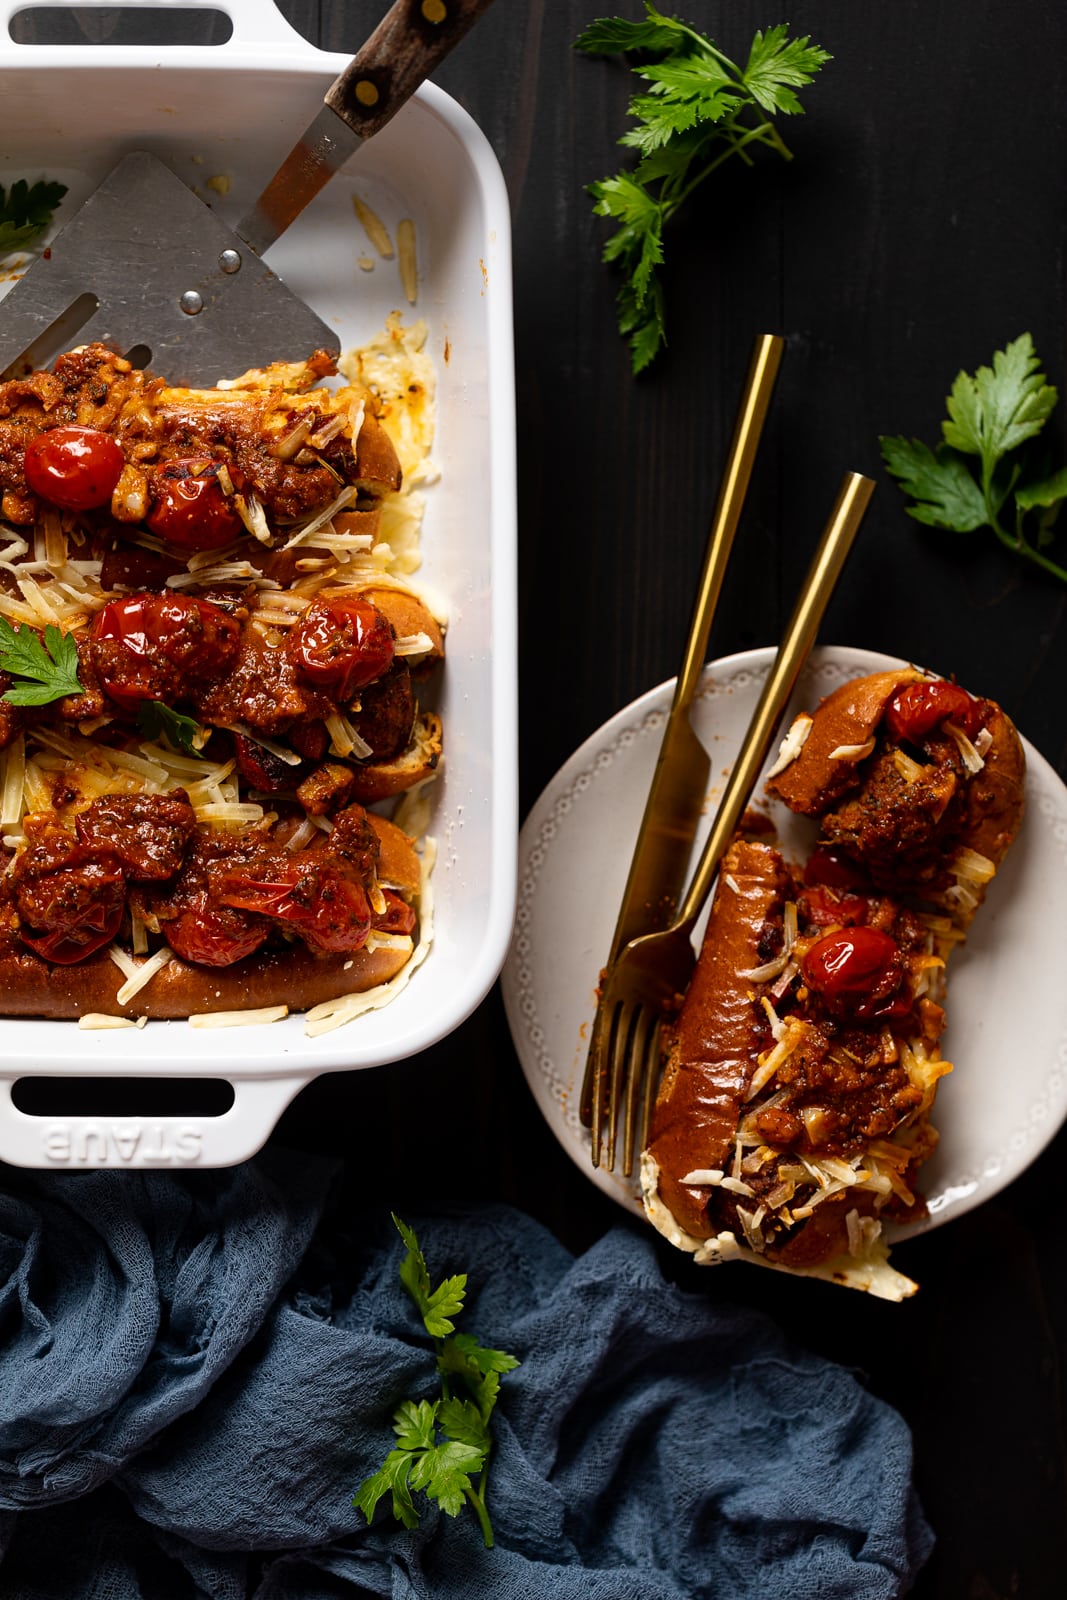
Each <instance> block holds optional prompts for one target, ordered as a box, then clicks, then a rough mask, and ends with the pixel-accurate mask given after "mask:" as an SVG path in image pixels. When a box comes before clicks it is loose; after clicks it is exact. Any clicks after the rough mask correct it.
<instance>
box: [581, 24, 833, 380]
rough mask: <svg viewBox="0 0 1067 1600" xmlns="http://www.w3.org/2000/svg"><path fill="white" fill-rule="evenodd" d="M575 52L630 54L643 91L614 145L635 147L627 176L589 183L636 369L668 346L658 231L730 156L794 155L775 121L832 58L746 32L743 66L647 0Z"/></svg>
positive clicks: (793, 109) (804, 41) (785, 39)
mask: <svg viewBox="0 0 1067 1600" xmlns="http://www.w3.org/2000/svg"><path fill="white" fill-rule="evenodd" d="M575 48H576V49H578V50H582V51H584V52H585V53H586V54H587V55H637V56H638V57H639V62H638V64H636V65H634V64H631V65H632V70H633V71H634V73H635V75H636V76H637V77H638V78H639V79H641V81H642V83H643V84H645V85H647V90H645V91H643V92H641V93H637V94H634V95H633V96H632V97H631V99H630V103H629V114H630V116H631V117H632V118H633V119H634V122H635V124H636V126H634V127H632V128H628V129H627V131H626V132H625V133H624V134H623V135H622V137H621V138H620V139H619V143H620V144H621V145H625V146H627V148H629V149H632V150H636V151H638V153H639V155H640V157H641V159H640V160H639V162H638V165H637V167H636V169H635V170H633V171H632V172H621V173H617V174H616V175H615V176H614V177H609V178H604V179H602V180H601V181H600V182H598V183H591V184H590V185H589V186H588V187H589V193H590V195H591V196H592V198H593V202H594V203H593V211H594V214H595V215H596V216H598V217H608V218H610V219H611V220H612V221H613V222H614V223H615V230H616V231H615V232H614V233H613V234H612V235H611V237H610V238H609V239H608V241H607V243H606V245H605V246H604V250H603V257H604V260H605V261H606V262H609V263H610V264H612V265H614V266H616V267H617V268H618V269H619V270H620V271H621V273H622V278H623V281H622V284H621V287H620V289H619V291H618V295H617V299H616V311H617V320H618V326H619V332H620V333H621V334H622V335H623V337H624V338H626V339H628V341H629V344H630V358H631V366H632V368H633V371H634V372H635V373H638V372H642V371H643V370H644V369H645V368H646V367H647V366H648V365H649V363H650V362H651V361H652V360H653V359H654V358H655V356H656V355H657V354H658V352H659V351H660V349H661V348H662V347H663V345H664V344H665V343H666V337H667V327H666V317H665V314H664V296H663V288H662V284H661V283H660V281H659V276H658V268H659V267H661V266H662V264H663V237H664V229H665V227H666V224H667V223H668V222H669V221H670V219H671V217H673V216H674V214H675V213H676V212H677V211H678V209H679V208H680V207H681V206H682V204H683V203H684V202H685V201H686V200H687V199H688V198H689V196H690V195H691V194H692V192H693V191H694V190H695V189H696V188H697V186H698V185H699V184H701V183H703V182H704V180H705V178H707V177H709V176H710V175H711V173H712V172H714V171H715V169H716V168H717V167H720V166H721V165H722V163H723V162H724V161H726V160H728V159H729V157H730V156H738V157H739V158H740V159H741V160H742V161H744V162H745V163H746V164H747V165H749V166H751V165H752V150H753V149H754V148H755V147H757V146H759V145H764V146H766V147H768V148H769V149H772V150H775V151H776V152H777V153H778V154H779V155H780V156H783V157H784V158H785V159H786V160H790V159H792V156H791V152H790V151H789V149H788V148H787V147H786V145H785V143H784V141H783V140H782V137H781V135H780V134H779V132H778V129H777V127H776V125H775V122H774V120H773V119H774V118H775V117H776V116H779V115H780V116H796V115H797V114H798V113H799V112H801V111H802V110H803V107H802V106H801V104H800V100H799V98H798V96H797V93H796V91H797V90H798V89H802V88H804V87H805V86H806V85H807V84H809V83H811V81H812V79H813V78H814V77H815V74H816V73H817V72H818V70H819V68H820V67H821V66H823V64H824V63H825V62H827V61H829V60H830V56H829V55H828V54H827V52H826V51H825V50H822V49H820V48H819V46H818V45H813V44H812V43H811V41H810V39H809V38H808V36H807V35H806V34H805V35H804V36H803V37H801V38H797V39H791V38H789V36H788V29H787V28H786V27H785V26H784V25H780V26H778V27H774V28H768V29H767V31H766V32H765V33H764V32H762V31H760V32H758V33H757V34H756V35H755V38H754V39H753V41H752V44H751V46H750V48H749V52H748V59H747V61H746V62H745V65H744V66H743V67H741V66H739V65H738V64H737V63H736V62H734V61H731V60H730V59H729V57H728V56H725V55H724V54H723V52H722V51H721V50H720V49H719V48H718V46H717V45H716V44H714V43H713V41H712V40H711V39H709V38H707V37H706V36H705V35H704V34H701V33H698V32H697V31H696V30H695V29H693V28H690V27H689V26H688V25H687V24H686V23H684V22H682V21H680V20H679V19H678V18H677V17H669V16H666V15H665V14H664V13H663V12H661V11H658V10H657V9H656V7H655V6H654V5H653V4H652V0H645V20H644V21H643V22H630V21H627V20H626V18H624V17H602V18H600V19H599V20H598V21H596V22H594V23H592V24H591V25H590V26H589V27H588V28H587V29H586V30H585V32H584V33H582V34H581V35H580V36H579V37H578V39H577V40H576V41H575Z"/></svg>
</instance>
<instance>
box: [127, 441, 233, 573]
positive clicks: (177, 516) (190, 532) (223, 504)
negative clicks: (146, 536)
mask: <svg viewBox="0 0 1067 1600" xmlns="http://www.w3.org/2000/svg"><path fill="white" fill-rule="evenodd" d="M218 473H219V463H218V462H217V461H213V460H212V459H211V457H210V456H190V457H188V458H187V459H184V460H181V461H168V462H167V463H166V464H165V466H162V467H160V469H159V471H158V472H157V473H156V474H155V476H154V477H153V479H152V484H151V491H152V509H151V510H150V511H149V513H148V516H147V517H146V518H145V521H146V522H147V524H148V526H149V527H150V528H151V530H152V532H153V533H156V534H158V535H159V537H160V538H161V539H166V541H167V543H168V544H172V545H174V546H175V547H176V548H177V549H179V550H190V551H197V550H219V549H221V547H222V546H223V545H225V544H231V543H232V542H233V540H234V539H237V538H239V537H240V536H241V534H242V533H243V532H244V523H243V522H242V521H241V519H240V517H239V516H238V515H237V510H236V507H235V506H234V504H233V499H232V496H229V495H226V494H225V493H224V492H223V490H222V488H221V487H220V485H219V478H218Z"/></svg>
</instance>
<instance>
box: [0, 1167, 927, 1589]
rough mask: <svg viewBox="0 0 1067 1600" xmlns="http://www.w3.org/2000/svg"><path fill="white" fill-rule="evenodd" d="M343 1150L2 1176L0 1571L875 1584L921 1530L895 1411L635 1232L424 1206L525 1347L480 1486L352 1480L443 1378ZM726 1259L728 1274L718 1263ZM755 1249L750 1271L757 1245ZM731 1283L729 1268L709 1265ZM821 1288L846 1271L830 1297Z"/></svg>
mask: <svg viewBox="0 0 1067 1600" xmlns="http://www.w3.org/2000/svg"><path fill="white" fill-rule="evenodd" d="M331 1178H332V1169H331V1167H330V1166H329V1164H328V1163H326V1162H317V1161H315V1160H310V1159H309V1158H308V1157H306V1156H304V1155H301V1156H300V1157H299V1158H287V1157H286V1156H284V1155H283V1154H281V1153H279V1152H277V1151H268V1152H266V1153H264V1154H263V1155H262V1156H260V1157H259V1158H257V1160H256V1161H254V1162H251V1163H248V1164H247V1165H246V1166H243V1167H239V1168H235V1169H232V1170H229V1171H225V1172H205V1173H195V1174H184V1175H180V1176H174V1175H171V1174H168V1173H162V1172H146V1173H140V1174H138V1173H129V1172H126V1173H113V1172H99V1173H92V1174H84V1175H83V1174H62V1175H60V1174H39V1173H30V1172H17V1171H14V1170H12V1169H9V1170H7V1171H5V1172H4V1173H3V1174H2V1176H0V1594H2V1595H3V1596H4V1597H8V1596H11V1597H16V1600H60V1597H62V1600H90V1597H91V1600H139V1597H144V1600H157V1597H167V1600H283V1597H284V1600H350V1597H353V1596H389V1597H391V1600H416V1597H418V1600H422V1597H432V1600H513V1597H514V1600H520V1597H521V1600H703V1597H708V1600H710V1597H712V1596H714V1597H715V1600H749V1597H751V1600H756V1597H757V1596H758V1597H759V1600H797V1596H800V1595H812V1596H816V1595H817V1596H819V1597H820V1600H883V1597H890V1596H896V1595H900V1594H903V1593H905V1592H906V1591H907V1589H908V1588H909V1587H910V1585H911V1582H912V1580H913V1578H914V1576H915V1574H916V1572H917V1571H918V1569H919V1567H920V1566H921V1565H922V1563H923V1561H925V1559H926V1557H927V1555H928V1554H929V1551H930V1548H931V1545H932V1542H933V1541H932V1535H931V1534H930V1531H929V1529H928V1527H927V1526H926V1523H925V1521H924V1519H923V1516H922V1512H921V1510H920V1508H919V1505H918V1502H917V1500H916V1497H915V1493H914V1490H913V1488H912V1484H911V1441H910V1437H909V1434H908V1430H907V1428H906V1426H905V1424H904V1422H903V1421H902V1420H901V1418H900V1417H899V1416H898V1415H897V1414H896V1413H895V1412H894V1411H893V1410H891V1409H890V1408H889V1407H888V1406H886V1405H885V1404H883V1403H882V1402H880V1401H878V1400H877V1399H875V1398H873V1397H872V1396H871V1395H870V1394H868V1393H867V1391H866V1390H865V1389H864V1388H863V1386H862V1384H861V1383H860V1382H859V1381H858V1380H857V1378H856V1377H855V1376H854V1375H852V1374H851V1373H849V1372H847V1371H845V1370H844V1369H843V1368H841V1367H839V1366H835V1365H833V1364H831V1363H829V1362H827V1361H825V1360H822V1359H818V1358H816V1357H814V1356H812V1355H810V1354H807V1353H805V1352H804V1351H802V1350H799V1349H796V1348H792V1347H790V1346H789V1344H787V1342H786V1341H785V1339H784V1338H783V1337H782V1335H781V1334H780V1333H779V1332H778V1331H777V1329H776V1328H775V1327H774V1325H773V1324H772V1323H770V1322H769V1321H768V1320H767V1319H766V1318H765V1317H763V1316H761V1315H758V1314H755V1313H753V1312H751V1311H749V1310H746V1309H743V1308H739V1307H736V1306H731V1305H729V1304H723V1303H722V1302H721V1301H719V1300H718V1299H717V1298H714V1297H713V1296H712V1294H711V1293H709V1294H707V1295H703V1294H689V1293H684V1292H682V1291H680V1290H678V1289H677V1288H675V1287H673V1286H672V1285H670V1284H669V1283H667V1282H666V1281H665V1279H664V1277H663V1274H662V1272H661V1271H660V1268H659V1265H658V1262H657V1258H656V1247H655V1245H654V1242H653V1240H652V1238H651V1237H650V1236H646V1235H645V1234H644V1233H643V1232H642V1231H641V1230H639V1229H637V1228H634V1229H628V1228H625V1227H619V1228H617V1229H614V1230H612V1231H611V1232H609V1233H608V1234H607V1235H606V1236H605V1237H604V1238H602V1239H601V1240H600V1241H599V1242H598V1243H597V1244H596V1245H595V1246H594V1247H593V1248H592V1249H591V1250H589V1251H588V1252H587V1253H586V1254H584V1255H583V1256H581V1257H579V1258H578V1259H574V1258H573V1257H572V1256H571V1255H570V1254H569V1253H568V1252H567V1251H565V1250H564V1249H563V1248H562V1247H561V1246H560V1245H559V1244H558V1243H557V1242H556V1241H555V1240H554V1239H553V1238H552V1236H551V1235H550V1234H548V1233H547V1232H546V1231H545V1229H543V1228H542V1227H541V1226H540V1225H539V1224H537V1223H536V1222H534V1221H532V1220H531V1219H530V1218H529V1217H526V1216H524V1215H522V1214H521V1213H519V1212H516V1211H513V1210H508V1209H506V1208H493V1209H486V1210H480V1211H467V1212H463V1213H455V1214H450V1215H441V1216H434V1217H417V1216H415V1217H408V1218H406V1219H405V1220H407V1221H408V1222H409V1223H411V1225H412V1226H413V1227H414V1228H415V1229H416V1231H417V1233H418V1235H419V1240H420V1243H421V1245H422V1248H423V1252H424V1254H425V1256H426V1258H427V1261H428V1263H429V1268H430V1274H431V1277H432V1279H433V1280H434V1281H435V1282H436V1281H438V1280H439V1279H440V1278H442V1277H444V1276H446V1275H447V1274H449V1273H452V1272H456V1271H465V1272H467V1273H468V1274H469V1287H468V1300H467V1309H466V1310H465V1311H464V1312H463V1314H462V1320H461V1322H460V1326H461V1327H462V1328H464V1329H467V1330H468V1331H471V1332H474V1333H476V1334H477V1335H478V1337H479V1338H480V1339H481V1340H482V1341H483V1342H484V1343H486V1344H489V1345H492V1346H494V1347H496V1348H503V1349H506V1350H510V1351H512V1352H513V1353H514V1354H515V1355H516V1356H518V1357H519V1358H520V1360H521V1362H522V1365H521V1366H520V1367H519V1368H518V1369H517V1370H516V1371H514V1372H512V1373H509V1374H508V1375H507V1376H506V1377H505V1378H504V1380H503V1385H502V1392H501V1399H500V1402H499V1404H498V1406H497V1409H496V1412H495V1413H494V1419H493V1427H494V1438H495V1447H494V1454H493V1458H492V1463H491V1468H490V1489H489V1506H490V1513H491V1516H492V1521H493V1527H494V1531H495V1534H496V1545H495V1547H494V1548H493V1549H492V1550H486V1549H485V1548H484V1547H483V1544H482V1541H481V1536H480V1533H479V1530H478V1526H477V1522H476V1520H475V1518H474V1516H473V1515H472V1514H471V1513H470V1512H469V1511H466V1510H465V1511H464V1513H463V1514H462V1515H461V1516H460V1517H459V1518H456V1519H452V1518H449V1517H447V1516H445V1515H443V1514H442V1513H440V1512H438V1510H437V1509H436V1508H435V1507H433V1506H430V1505H429V1504H428V1503H426V1502H423V1504H424V1505H425V1506H426V1509H425V1511H424V1514H423V1517H422V1520H421V1522H420V1525H419V1527H418V1528H417V1529H414V1530H410V1531H408V1530H405V1529H403V1528H401V1527H400V1526H399V1525H398V1524H397V1523H395V1522H394V1521H393V1519H392V1517H391V1516H390V1515H388V1514H387V1503H383V1505H382V1506H380V1507H379V1509H378V1513H377V1515H376V1516H375V1519H374V1524H373V1526H372V1527H370V1528H368V1527H367V1526H366V1524H365V1523H364V1521H363V1518H362V1516H361V1514H360V1513H359V1512H357V1511H356V1510H355V1509H354V1508H353V1506H352V1504H351V1500H352V1495H353V1493H354V1491H355V1489H356V1487H357V1486H358V1484H359V1483H360V1482H361V1480H362V1479H363V1478H364V1477H366V1476H367V1475H368V1474H369V1473H370V1472H372V1471H374V1470H375V1469H376V1468H377V1466H378V1465H379V1464H380V1462H381V1460H382V1458H383V1457H384V1455H385V1453H386V1451H387V1450H388V1449H389V1448H390V1447H391V1446H392V1444H393V1442H394V1440H393V1435H392V1432H391V1428H390V1419H391V1416H392V1412H393V1409H394V1408H395V1406H396V1405H397V1404H398V1403H399V1401H400V1400H402V1399H404V1398H407V1397H409V1396H412V1397H419V1396H422V1395H429V1394H430V1393H432V1392H433V1391H434V1388H435V1385H436V1381H437V1380H436V1375H435V1373H434V1370H433V1361H432V1355H431V1346H430V1342H429V1341H428V1339H427V1338H426V1335H425V1332H424V1330H423V1329H422V1327H421V1323H420V1322H419V1320H418V1318H417V1315H416V1313H415V1310H414V1308H413V1306H412V1305H411V1303H410V1301H409V1300H408V1297H407V1295H406V1293H405V1291H404V1290H403V1289H402V1287H401V1286H400V1283H399V1279H398V1276H397V1269H398V1266H399V1263H400V1260H401V1257H402V1254H403V1246H402V1245H401V1242H400V1240H399V1238H398V1237H397V1235H396V1233H395V1230H394V1229H393V1228H392V1224H391V1223H390V1222H389V1220H388V1216H387V1214H386V1212H385V1210H384V1208H383V1209H382V1210H381V1211H377V1212H374V1213H372V1214H370V1215H369V1216H367V1217H365V1218H361V1219H358V1220H357V1221H355V1222H352V1223H349V1224H346V1223H344V1222H343V1221H341V1220H340V1219H339V1217H338V1215H337V1213H336V1211H335V1210H332V1209H331V1208H330V1206H329V1195H330V1186H331ZM727 1270H730V1269H724V1271H727ZM736 1270H741V1269H736ZM721 1283H722V1280H719V1279H717V1281H716V1285H715V1288H716V1292H718V1291H719V1288H720V1284H721ZM832 1292H833V1291H831V1290H827V1293H828V1294H830V1293H832Z"/></svg>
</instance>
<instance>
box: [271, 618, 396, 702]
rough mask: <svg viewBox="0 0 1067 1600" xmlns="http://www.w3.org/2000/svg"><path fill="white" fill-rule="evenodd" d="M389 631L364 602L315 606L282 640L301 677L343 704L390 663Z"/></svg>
mask: <svg viewBox="0 0 1067 1600" xmlns="http://www.w3.org/2000/svg"><path fill="white" fill-rule="evenodd" d="M393 644H394V639H393V630H392V627H391V626H390V624H389V622H388V620H387V618H386V617H384V616H383V615H382V613H381V612H380V611H379V610H378V608H377V606H374V605H372V604H371V602H370V601H369V600H364V599H362V598H360V596H358V595H355V596H352V597H349V598H345V599H338V600H316V601H315V602H314V604H313V605H311V606H309V607H308V609H307V611H305V613H304V615H303V616H302V617H301V619H300V621H299V622H298V623H297V624H296V625H295V627H293V628H292V629H291V630H290V632H289V636H288V638H287V640H286V647H287V649H288V650H289V651H290V652H291V653H292V655H293V656H294V657H295V659H296V662H297V664H298V666H299V667H300V669H301V671H302V672H303V673H304V675H305V676H306V677H308V678H310V679H311V681H312V683H314V684H315V686H316V687H317V688H319V689H323V690H325V692H326V693H327V694H331V695H333V697H334V698H335V699H336V700H337V701H338V702H339V703H340V704H342V705H343V704H345V703H346V702H347V701H349V700H351V699H352V696H353V695H354V694H355V693H356V692H357V691H358V690H359V689H363V688H365V687H366V685H367V684H368V683H373V682H374V681H375V679H376V678H380V677H381V676H382V674H383V673H384V672H387V671H388V669H389V668H390V667H391V666H392V663H393Z"/></svg>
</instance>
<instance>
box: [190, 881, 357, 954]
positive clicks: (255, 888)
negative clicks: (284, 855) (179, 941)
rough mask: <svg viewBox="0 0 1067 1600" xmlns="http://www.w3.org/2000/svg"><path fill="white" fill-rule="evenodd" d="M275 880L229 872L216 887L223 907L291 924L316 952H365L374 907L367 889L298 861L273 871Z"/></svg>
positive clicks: (216, 882)
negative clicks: (251, 912) (256, 913)
mask: <svg viewBox="0 0 1067 1600" xmlns="http://www.w3.org/2000/svg"><path fill="white" fill-rule="evenodd" d="M267 870H268V871H270V872H271V873H272V876H271V877H270V878H269V879H265V878H262V877H257V876H256V872H255V869H254V868H253V869H251V870H250V871H248V872H239V871H235V872H227V873H225V874H224V875H220V876H219V878H218V879H217V880H215V883H214V885H213V886H215V887H217V892H218V898H219V899H220V900H221V902H222V903H223V905H227V906H236V907H238V908H239V909H240V910H242V911H256V912H259V913H260V915H262V916H266V917H276V918H277V919H278V920H279V921H280V922H285V923H287V924H288V925H289V926H290V927H291V928H292V930H293V932H294V933H297V934H299V935H300V937H301V938H302V939H303V940H304V942H305V944H307V945H309V946H310V947H311V949H312V950H317V951H319V952H321V953H323V954H341V953H342V952H345V951H348V952H351V951H353V950H361V949H362V948H363V946H364V945H365V944H366V942H367V935H368V934H369V933H370V929H371V912H370V903H369V901H368V900H367V895H366V891H365V890H364V889H363V887H362V885H361V884H358V883H353V882H352V881H351V880H350V879H349V878H346V877H343V876H342V875H341V874H340V873H338V872H334V871H332V870H331V869H330V868H329V867H308V866H307V865H306V864H305V865H302V864H301V863H300V861H299V860H298V859H297V858H295V857H294V859H293V860H292V862H291V863H288V862H280V863H276V864H273V865H272V866H271V867H269V868H268V869H267Z"/></svg>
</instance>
